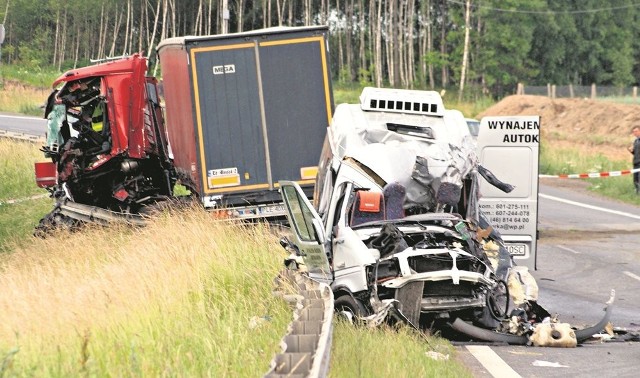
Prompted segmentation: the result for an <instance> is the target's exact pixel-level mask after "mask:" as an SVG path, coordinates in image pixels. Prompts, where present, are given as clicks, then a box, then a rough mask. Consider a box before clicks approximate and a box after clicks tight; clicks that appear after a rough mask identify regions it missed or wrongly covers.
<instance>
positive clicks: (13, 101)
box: [0, 81, 50, 117]
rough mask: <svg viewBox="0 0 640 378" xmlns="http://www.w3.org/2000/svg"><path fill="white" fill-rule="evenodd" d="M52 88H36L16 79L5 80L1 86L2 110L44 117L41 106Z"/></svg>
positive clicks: (0, 101) (0, 99)
mask: <svg viewBox="0 0 640 378" xmlns="http://www.w3.org/2000/svg"><path fill="white" fill-rule="evenodd" d="M49 93H50V90H49V89H46V88H35V87H31V86H26V85H23V84H20V83H17V82H14V81H4V83H3V84H2V85H1V86H0V111H1V112H9V113H19V114H27V115H32V116H40V117H42V115H43V112H44V110H43V109H42V108H41V107H42V106H43V105H44V103H45V101H46V99H47V96H49Z"/></svg>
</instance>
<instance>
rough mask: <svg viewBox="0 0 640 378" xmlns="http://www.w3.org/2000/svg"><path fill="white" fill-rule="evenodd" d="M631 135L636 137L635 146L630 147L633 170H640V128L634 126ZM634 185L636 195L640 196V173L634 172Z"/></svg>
mask: <svg viewBox="0 0 640 378" xmlns="http://www.w3.org/2000/svg"><path fill="white" fill-rule="evenodd" d="M631 133H632V134H633V136H634V137H636V139H635V140H634V141H633V146H631V147H629V152H631V153H632V154H633V169H640V126H634V127H633V128H632V129H631ZM633 185H634V186H635V188H636V194H640V172H633Z"/></svg>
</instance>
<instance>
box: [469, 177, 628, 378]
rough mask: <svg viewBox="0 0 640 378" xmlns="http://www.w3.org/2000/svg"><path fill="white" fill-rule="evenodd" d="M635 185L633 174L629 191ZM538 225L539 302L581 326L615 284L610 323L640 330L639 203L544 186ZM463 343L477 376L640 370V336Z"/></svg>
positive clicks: (596, 314)
mask: <svg viewBox="0 0 640 378" xmlns="http://www.w3.org/2000/svg"><path fill="white" fill-rule="evenodd" d="M631 185H632V184H631V178H629V186H630V190H631ZM538 230H539V234H540V235H539V236H540V239H539V241H538V256H537V270H536V271H534V272H532V273H533V275H534V277H535V278H536V280H537V283H538V287H539V298H538V303H539V304H541V305H542V306H543V307H545V308H546V309H547V310H548V311H549V312H550V313H552V314H555V313H558V314H559V320H560V321H562V322H567V323H570V324H571V325H573V326H576V327H578V328H582V327H585V326H588V325H593V324H595V323H597V322H598V320H599V319H600V318H601V317H602V316H603V315H604V312H603V308H604V303H605V302H606V301H607V300H608V299H609V293H610V290H611V289H615V292H616V299H615V302H614V307H613V313H612V316H611V323H612V324H613V326H614V327H616V328H617V329H621V330H626V331H627V332H632V333H638V332H640V207H634V206H630V205H627V204H621V203H618V202H614V201H610V200H607V199H603V198H600V197H596V196H594V195H590V194H587V193H584V192H582V191H575V190H572V189H567V188H559V187H554V186H548V185H542V184H541V185H540V198H539V203H538ZM457 349H458V351H459V355H460V357H461V359H462V360H463V361H464V363H465V364H466V365H467V366H468V367H469V368H470V370H471V371H472V372H473V374H474V375H475V376H477V377H491V376H494V377H498V376H501V377H518V376H521V377H610V376H616V377H637V376H640V372H639V370H640V342H620V341H606V342H602V341H599V340H594V341H589V342H586V343H584V344H582V346H579V347H577V348H568V349H564V348H540V347H533V346H529V347H526V346H507V345H490V346H486V345H459V346H457ZM478 352H484V353H485V354H484V355H482V354H478ZM474 354H475V355H479V356H480V357H475V356H474ZM487 355H488V356H489V357H486V356H487ZM496 357H497V360H496V359H495V358H496ZM491 358H493V360H492V359H491ZM481 361H482V362H485V363H486V364H487V366H484V365H482V363H481ZM486 361H490V362H488V363H487V362H486ZM502 364H504V365H502ZM540 365H543V366H540ZM544 365H551V366H544Z"/></svg>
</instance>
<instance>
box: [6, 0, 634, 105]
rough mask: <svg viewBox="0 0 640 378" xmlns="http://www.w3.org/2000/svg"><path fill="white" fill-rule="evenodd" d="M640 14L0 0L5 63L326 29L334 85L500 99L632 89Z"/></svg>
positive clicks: (376, 0)
mask: <svg viewBox="0 0 640 378" xmlns="http://www.w3.org/2000/svg"><path fill="white" fill-rule="evenodd" d="M225 8H226V9H227V10H228V12H225ZM225 14H228V18H227V19H226V20H225V19H224V18H223V16H224V15H225ZM639 17H640V2H639V1H637V0H607V1H603V0H102V1H98V0H96V1H86V0H65V1H58V0H0V20H2V24H3V25H4V28H5V39H4V43H3V44H2V46H1V56H0V60H1V62H2V64H10V65H16V64H17V65H19V66H21V67H22V68H24V69H25V70H31V71H32V72H37V71H38V70H45V69H51V68H53V69H55V70H57V71H58V72H59V71H64V70H66V69H70V68H76V67H81V66H85V65H88V64H90V59H99V58H105V57H107V56H119V55H123V54H131V53H135V52H142V53H143V54H144V55H147V56H151V57H152V58H153V56H154V53H153V52H154V48H155V47H156V46H157V44H158V42H159V41H161V40H163V39H165V38H170V37H175V36H184V35H208V34H219V33H222V32H223V31H228V32H241V31H248V30H254V29H260V28H265V27H271V26H304V25H329V27H330V56H331V65H332V67H331V71H332V72H333V75H334V80H336V81H337V83H339V84H347V85H348V84H356V85H360V86H361V85H375V86H390V87H397V88H417V89H437V90H441V89H447V90H451V91H455V92H456V93H459V97H460V99H461V100H463V99H466V100H474V99H477V98H479V97H481V96H491V97H493V98H494V99H495V98H501V97H503V96H505V95H508V94H512V93H514V92H515V89H516V86H517V83H524V84H525V85H546V84H547V83H553V84H558V85H567V84H573V85H591V84H597V85H609V86H617V87H624V86H632V85H637V84H638V82H640V48H639V47H640V39H638V38H636V37H637V36H638V35H639V26H638V22H637V21H638V18H639Z"/></svg>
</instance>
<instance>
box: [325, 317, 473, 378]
mask: <svg viewBox="0 0 640 378" xmlns="http://www.w3.org/2000/svg"><path fill="white" fill-rule="evenodd" d="M429 353H434V354H435V356H437V357H440V358H443V359H442V360H436V359H434V358H432V357H430V356H429ZM437 357H436V358H437ZM455 357H456V352H455V350H454V348H453V347H452V346H451V344H449V342H447V341H446V340H444V339H440V338H437V337H426V336H424V335H423V334H420V333H418V332H417V331H414V330H413V329H411V328H409V327H406V326H405V327H401V328H399V329H394V328H392V327H387V326H384V327H381V328H377V329H368V328H361V327H360V328H359V327H353V326H352V325H350V324H347V323H345V322H340V321H338V322H336V324H335V336H334V338H333V349H332V351H331V370H330V372H329V376H331V377H399V378H401V377H471V376H472V375H471V374H470V373H469V371H468V370H466V368H465V367H464V366H463V365H462V364H461V363H459V362H458V361H457V360H456V359H455Z"/></svg>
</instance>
